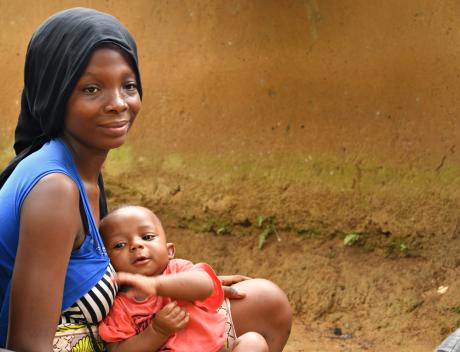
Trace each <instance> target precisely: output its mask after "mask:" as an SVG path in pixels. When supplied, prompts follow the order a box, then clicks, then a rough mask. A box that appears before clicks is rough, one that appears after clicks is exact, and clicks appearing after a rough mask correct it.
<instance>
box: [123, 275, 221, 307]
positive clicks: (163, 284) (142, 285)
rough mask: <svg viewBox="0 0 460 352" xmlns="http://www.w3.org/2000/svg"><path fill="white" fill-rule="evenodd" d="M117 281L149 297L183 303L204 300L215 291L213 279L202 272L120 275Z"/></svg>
mask: <svg viewBox="0 0 460 352" xmlns="http://www.w3.org/2000/svg"><path fill="white" fill-rule="evenodd" d="M116 281H117V282H118V283H119V284H123V285H131V286H134V287H135V288H136V289H137V290H139V291H141V292H142V293H144V294H147V295H149V296H150V295H156V296H163V297H169V298H172V299H177V300H182V301H196V300H204V299H205V298H207V297H209V296H210V295H211V294H212V293H213V291H214V282H213V280H212V278H211V277H210V276H209V274H208V273H206V272H205V271H201V270H193V271H187V272H183V273H177V274H170V275H159V276H152V277H146V276H143V275H137V274H130V273H118V274H117V278H116Z"/></svg>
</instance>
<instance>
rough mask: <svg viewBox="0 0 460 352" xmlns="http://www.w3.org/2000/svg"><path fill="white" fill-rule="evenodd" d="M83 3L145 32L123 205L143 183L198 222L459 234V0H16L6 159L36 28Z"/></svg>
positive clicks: (8, 36)
mask: <svg viewBox="0 0 460 352" xmlns="http://www.w3.org/2000/svg"><path fill="white" fill-rule="evenodd" d="M71 6H88V7H93V8H96V9H99V10H103V11H107V12H110V13H112V14H114V15H115V16H117V17H118V18H120V19H121V20H122V22H124V23H125V25H126V26H127V27H128V28H129V29H130V30H131V31H132V33H133V34H134V36H135V37H136V39H137V41H138V46H139V52H140V58H141V59H140V60H141V70H142V76H143V85H144V91H145V97H144V102H143V110H142V112H141V114H140V116H139V117H138V121H137V122H136V124H135V126H134V127H133V129H132V132H131V136H130V141H129V143H128V145H127V146H126V147H124V148H122V149H121V150H119V151H116V152H115V153H114V154H113V155H112V157H111V159H110V161H109V163H108V166H107V170H106V172H107V175H108V179H109V185H111V186H112V188H113V196H114V197H118V198H115V199H114V201H123V200H124V198H129V197H130V196H129V194H130V193H129V192H128V191H127V190H126V187H128V188H129V187H131V188H132V187H134V188H136V187H137V188H136V189H135V191H133V192H134V193H133V194H136V195H137V197H139V200H140V201H143V202H144V203H149V204H152V206H155V207H160V208H162V209H165V211H166V209H169V210H171V209H172V210H174V209H176V213H177V214H182V215H181V217H182V218H183V219H184V220H186V221H187V220H190V219H195V218H196V217H203V216H205V215H203V214H213V216H214V217H218V218H225V219H226V220H225V221H228V222H229V223H230V224H231V225H232V226H240V225H241V224H247V223H254V222H255V219H256V218H257V216H258V215H266V216H269V215H271V216H274V217H276V218H277V219H278V223H279V224H280V225H279V226H281V227H283V226H284V228H286V229H294V230H296V231H297V232H299V233H316V232H318V231H320V232H321V231H324V232H327V233H337V232H338V231H339V232H343V233H346V232H347V231H358V232H362V233H376V234H379V233H383V234H387V235H388V234H390V235H396V236H409V237H410V236H413V238H412V239H411V241H412V242H411V245H412V246H413V248H416V247H417V248H419V247H423V243H420V239H419V238H420V237H421V238H429V237H430V236H431V237H432V236H433V234H435V235H437V234H439V235H442V236H450V237H449V238H456V234H457V228H458V226H457V220H456V219H457V204H458V195H459V193H458V189H459V187H458V186H460V178H459V176H460V167H459V164H458V163H459V161H460V160H459V152H458V147H457V143H458V140H459V138H458V137H459V134H460V131H459V128H458V127H459V124H460V119H459V116H458V113H459V107H460V104H458V91H459V88H460V76H459V75H460V27H459V25H458V20H457V19H458V17H459V15H460V4H459V3H458V2H457V1H455V0H435V1H423V2H421V1H416V0H406V1H403V2H401V1H398V0H390V1H386V2H370V1H366V0H353V1H350V0H347V1H343V0H341V1H337V0H283V1H278V0H254V1H245V0H234V1H224V0H218V1H217V0H200V1H166V0H164V1H163V0H156V1H147V0H146V1H140V0H137V1H131V2H129V5H128V3H127V2H126V1H108V0H107V1H102V0H100V1H89V0H88V1H59V2H58V1H35V2H28V1H19V2H7V1H6V0H0V8H1V11H0V25H1V28H2V30H1V31H0V60H1V72H2V78H3V79H2V81H3V82H4V84H3V85H2V86H1V87H0V107H1V109H2V111H3V114H2V120H3V123H2V124H1V126H0V149H1V150H3V152H2V162H3V163H5V162H6V160H7V158H8V157H9V156H10V155H11V151H10V149H9V148H10V145H11V142H12V135H13V130H14V126H15V120H16V117H17V113H18V108H19V106H18V102H19V95H20V90H21V82H22V67H23V60H24V53H25V49H26V45H27V42H28V39H29V38H30V35H31V33H32V32H33V30H34V28H35V27H36V26H37V25H38V24H39V23H41V22H42V21H43V20H44V19H45V18H46V17H47V16H49V15H51V14H52V13H54V12H55V11H58V10H61V9H64V8H68V7H71ZM110 175H113V176H114V177H113V179H111V178H110V177H111V176H110ZM123 177H124V178H123ZM120 180H121V181H123V180H125V181H126V182H125V185H123V186H121V185H120ZM133 180H136V182H134V183H133ZM123 190H124V191H123ZM414 234H415V235H414ZM422 242H423V241H422Z"/></svg>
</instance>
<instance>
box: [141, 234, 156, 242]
mask: <svg viewBox="0 0 460 352" xmlns="http://www.w3.org/2000/svg"><path fill="white" fill-rule="evenodd" d="M154 238H155V234H153V233H146V234H145V235H143V236H142V239H143V240H144V241H152V240H153V239H154Z"/></svg>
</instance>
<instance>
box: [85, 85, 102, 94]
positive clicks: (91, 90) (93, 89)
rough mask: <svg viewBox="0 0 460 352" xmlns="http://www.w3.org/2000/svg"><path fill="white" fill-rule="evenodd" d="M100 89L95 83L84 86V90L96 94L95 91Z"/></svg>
mask: <svg viewBox="0 0 460 352" xmlns="http://www.w3.org/2000/svg"><path fill="white" fill-rule="evenodd" d="M99 90H100V89H99V87H97V86H93V85H92V86H87V87H85V88H83V92H85V93H87V94H94V93H97V92H98V91H99Z"/></svg>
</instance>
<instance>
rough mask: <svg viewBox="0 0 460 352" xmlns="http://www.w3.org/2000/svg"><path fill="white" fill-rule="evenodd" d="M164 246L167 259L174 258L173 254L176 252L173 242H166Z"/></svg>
mask: <svg viewBox="0 0 460 352" xmlns="http://www.w3.org/2000/svg"><path fill="white" fill-rule="evenodd" d="M166 248H167V249H168V257H169V259H174V255H175V254H176V246H175V245H174V243H171V242H169V243H166Z"/></svg>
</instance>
